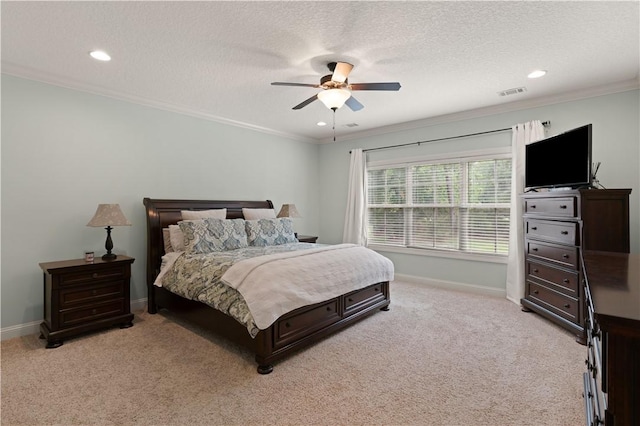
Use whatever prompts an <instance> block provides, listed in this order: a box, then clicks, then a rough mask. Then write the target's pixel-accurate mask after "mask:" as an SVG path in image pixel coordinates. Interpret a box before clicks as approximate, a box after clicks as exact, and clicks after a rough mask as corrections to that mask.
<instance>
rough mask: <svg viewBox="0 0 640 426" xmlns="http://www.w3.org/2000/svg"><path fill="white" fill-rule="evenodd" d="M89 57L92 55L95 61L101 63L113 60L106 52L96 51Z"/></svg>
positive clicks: (90, 53)
mask: <svg viewBox="0 0 640 426" xmlns="http://www.w3.org/2000/svg"><path fill="white" fill-rule="evenodd" d="M89 55H91V57H92V58H93V59H97V60H99V61H105V62H106V61H110V60H111V56H109V55H108V54H107V53H106V52H103V51H102V50H94V51H93V52H89Z"/></svg>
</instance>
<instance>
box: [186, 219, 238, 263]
mask: <svg viewBox="0 0 640 426" xmlns="http://www.w3.org/2000/svg"><path fill="white" fill-rule="evenodd" d="M178 225H180V229H181V230H182V233H183V234H184V251H185V252H186V253H187V254H203V253H212V252H215V251H226V250H235V249H238V248H242V247H247V245H248V244H247V232H246V230H245V226H244V220H243V219H211V218H209V219H204V220H185V221H182V222H179V223H178Z"/></svg>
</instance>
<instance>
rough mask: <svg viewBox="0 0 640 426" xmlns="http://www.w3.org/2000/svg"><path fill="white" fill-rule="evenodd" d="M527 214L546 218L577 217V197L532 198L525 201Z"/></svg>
mask: <svg viewBox="0 0 640 426" xmlns="http://www.w3.org/2000/svg"><path fill="white" fill-rule="evenodd" d="M524 212H525V214H541V215H545V216H558V217H575V216H576V198H575V197H562V198H560V197H553V198H530V199H525V201H524Z"/></svg>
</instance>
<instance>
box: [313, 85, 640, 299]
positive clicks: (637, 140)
mask: <svg viewBox="0 0 640 426" xmlns="http://www.w3.org/2000/svg"><path fill="white" fill-rule="evenodd" d="M639 117H640V109H639V92H638V90H633V91H627V92H623V93H617V94H612V95H606V96H598V97H592V98H588V99H583V100H579V101H572V102H564V103H558V104H554V105H548V106H544V107H538V108H530V109H524V110H520V111H514V112H509V113H502V114H496V115H490V116H486V117H482V118H475V119H468V120H461V121H456V122H450V123H447V124H440V125H433V126H428V127H422V128H418V129H412V130H406V131H396V132H394V133H390V134H385V135H377V136H370V137H366V138H360V139H354V140H348V141H344V142H337V143H330V144H325V145H323V146H322V147H321V148H320V176H321V181H320V217H321V218H322V220H321V222H320V225H321V226H320V235H321V242H325V243H337V242H340V241H341V239H342V229H343V226H344V211H345V208H346V199H347V184H346V182H347V178H348V170H349V150H350V149H352V148H364V149H367V148H374V147H381V146H388V145H397V144H405V143H411V142H418V141H426V140H431V139H437V138H444V137H450V136H456V135H464V134H470V133H477V132H482V131H487V130H493V129H502V128H511V126H513V125H514V124H516V123H523V122H527V121H531V120H536V119H538V120H542V121H546V120H550V121H551V127H550V128H549V129H548V130H547V135H553V134H557V133H560V132H563V131H566V130H569V129H572V128H575V127H578V126H580V125H583V124H588V123H593V159H594V161H601V162H602V165H601V167H600V170H599V172H598V178H599V180H600V182H601V183H602V184H603V185H604V186H605V187H607V188H632V189H633V191H632V193H631V198H630V218H631V220H630V225H631V251H632V252H634V253H638V252H640V201H639V200H640V167H639V164H640V133H639V126H640V123H639ZM510 144H511V132H510V131H507V132H504V133H495V134H491V135H483V136H481V137H470V138H462V139H455V140H450V141H443V142H433V143H427V144H422V145H421V146H420V147H408V148H398V149H392V150H383V151H375V152H372V153H370V154H369V158H370V160H381V159H388V158H404V157H410V156H412V155H435V154H442V153H447V152H455V151H469V150H477V149H483V148H488V147H500V146H502V147H509V146H510ZM382 253H383V254H384V255H386V256H388V257H389V258H390V259H391V260H393V262H394V264H395V267H396V273H400V274H406V275H411V276H415V277H421V278H425V279H435V280H442V281H451V282H455V283H462V284H471V285H480V286H486V287H489V288H493V289H504V288H505V279H506V265H505V264H496V263H486V262H477V261H465V260H455V259H446V258H439V257H429V256H421V255H413V254H399V253H391V252H382Z"/></svg>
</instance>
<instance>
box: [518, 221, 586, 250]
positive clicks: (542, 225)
mask: <svg viewBox="0 0 640 426" xmlns="http://www.w3.org/2000/svg"><path fill="white" fill-rule="evenodd" d="M525 234H526V236H527V237H528V238H535V239H540V240H544V241H553V242H558V243H563V244H570V245H576V244H578V243H579V241H580V239H579V237H578V224H577V223H576V222H560V221H553V220H537V219H528V220H526V221H525Z"/></svg>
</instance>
